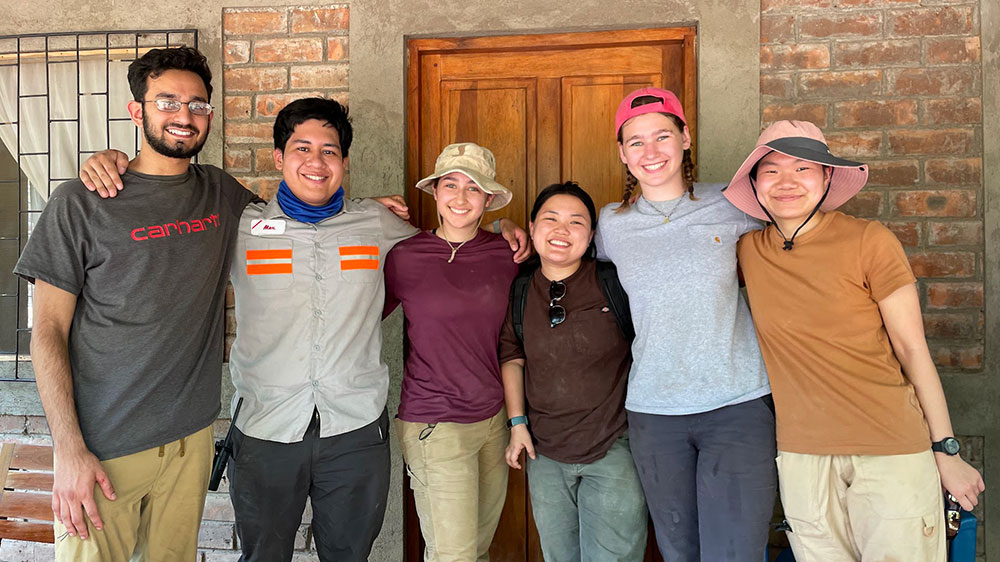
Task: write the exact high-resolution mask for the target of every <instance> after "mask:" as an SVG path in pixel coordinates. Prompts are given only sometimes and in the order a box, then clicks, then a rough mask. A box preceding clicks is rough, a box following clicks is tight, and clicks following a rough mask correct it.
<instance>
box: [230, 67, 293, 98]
mask: <svg viewBox="0 0 1000 562" xmlns="http://www.w3.org/2000/svg"><path fill="white" fill-rule="evenodd" d="M287 77H288V71H287V70H285V69H284V68H227V69H226V70H225V71H224V73H223V80H225V83H226V92H232V91H251V92H260V91H266V90H281V89H284V88H285V86H286V84H287V83H288V80H287Z"/></svg>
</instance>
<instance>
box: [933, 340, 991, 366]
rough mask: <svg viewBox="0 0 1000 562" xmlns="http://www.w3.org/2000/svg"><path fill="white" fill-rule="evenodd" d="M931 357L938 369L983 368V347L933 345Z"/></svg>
mask: <svg viewBox="0 0 1000 562" xmlns="http://www.w3.org/2000/svg"><path fill="white" fill-rule="evenodd" d="M931 355H932V356H933V357H934V363H936V364H937V366H938V367H942V368H953V369H965V370H970V371H971V370H978V369H982V368H983V347H982V346H981V345H973V346H955V345H932V346H931Z"/></svg>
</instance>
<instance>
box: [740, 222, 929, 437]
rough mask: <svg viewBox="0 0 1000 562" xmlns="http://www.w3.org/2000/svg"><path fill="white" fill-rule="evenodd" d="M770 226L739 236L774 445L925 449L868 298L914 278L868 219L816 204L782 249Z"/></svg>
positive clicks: (909, 389)
mask: <svg viewBox="0 0 1000 562" xmlns="http://www.w3.org/2000/svg"><path fill="white" fill-rule="evenodd" d="M782 244H783V240H782V238H781V236H780V235H779V234H778V232H777V230H776V229H775V228H774V226H773V225H771V226H768V227H767V228H765V229H764V230H762V231H751V232H749V233H747V234H746V235H744V236H743V238H741V239H740V241H739V246H738V251H739V260H740V266H741V267H742V268H743V274H744V276H745V278H746V283H747V293H748V295H749V297H750V309H751V314H752V315H753V320H754V326H755V327H756V328H757V337H758V339H759V341H760V348H761V351H762V353H763V355H764V363H765V365H766V366H767V374H768V376H769V378H770V379H771V389H772V391H773V393H774V403H775V407H776V410H777V434H778V449H779V450H782V451H788V452H793V453H809V454H819V455H895V454H908V453H916V452H919V451H925V450H927V449H929V448H930V434H929V431H928V429H927V423H926V421H925V420H924V415H923V411H922V410H921V408H920V403H919V402H918V400H917V396H916V394H915V392H914V390H913V385H911V384H910V382H909V381H908V380H907V379H906V377H904V376H903V372H902V369H901V368H900V365H899V361H898V360H897V359H896V355H895V354H894V353H893V351H892V345H891V344H890V342H889V336H888V334H887V333H886V330H885V325H884V324H883V323H882V315H881V313H880V312H879V308H878V302H879V301H880V300H882V299H883V298H885V297H887V296H889V295H890V294H892V293H893V292H894V291H896V289H899V288H900V287H903V286H905V285H907V284H909V283H914V282H915V281H916V279H915V278H914V277H913V272H912V271H911V270H910V265H909V262H908V261H907V259H906V254H905V253H904V252H903V248H902V246H901V245H900V244H899V241H898V240H897V239H896V237H895V236H894V235H893V234H892V232H890V231H889V230H888V229H887V228H885V227H884V226H882V225H881V224H880V223H878V222H873V221H866V220H862V219H857V218H854V217H850V216H847V215H845V214H843V213H840V212H836V211H834V212H830V213H826V214H825V215H823V216H822V217H821V218H820V222H819V224H817V225H816V226H815V227H814V228H813V229H812V230H810V231H808V232H806V233H805V234H802V235H800V236H797V237H796V238H795V247H794V248H793V249H792V250H791V251H785V250H783V249H782Z"/></svg>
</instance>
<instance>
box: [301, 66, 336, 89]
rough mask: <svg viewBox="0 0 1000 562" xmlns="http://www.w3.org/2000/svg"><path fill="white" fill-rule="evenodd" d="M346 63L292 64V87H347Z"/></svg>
mask: <svg viewBox="0 0 1000 562" xmlns="http://www.w3.org/2000/svg"><path fill="white" fill-rule="evenodd" d="M347 78H348V65H346V64H327V65H316V66H293V67H292V88H338V87H347Z"/></svg>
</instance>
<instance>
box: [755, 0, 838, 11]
mask: <svg viewBox="0 0 1000 562" xmlns="http://www.w3.org/2000/svg"><path fill="white" fill-rule="evenodd" d="M830 4H831V0H760V11H761V12H767V11H770V10H780V9H782V8H793V9H798V8H829V7H830Z"/></svg>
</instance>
